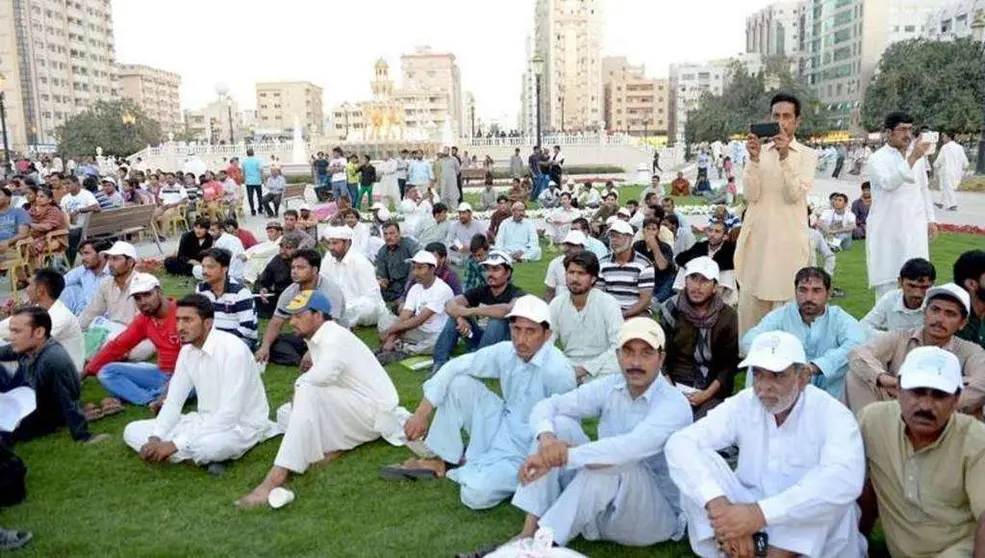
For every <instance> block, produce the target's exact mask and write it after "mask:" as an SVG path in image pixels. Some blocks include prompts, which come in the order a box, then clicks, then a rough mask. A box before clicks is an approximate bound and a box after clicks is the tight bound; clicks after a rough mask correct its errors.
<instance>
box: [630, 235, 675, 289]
mask: <svg viewBox="0 0 985 558" xmlns="http://www.w3.org/2000/svg"><path fill="white" fill-rule="evenodd" d="M657 242H659V243H660V253H661V254H663V257H664V259H666V260H667V269H659V268H658V267H657V264H656V263H654V261H653V252H652V251H651V250H650V247H649V246H647V245H646V241H645V240H637V241H636V242H634V243H633V250H635V251H636V252H637V253H638V254H640V255H641V256H643V257H645V258H646V259H648V260H650V263H651V264H653V277H654V278H655V279H657V280H658V281H657V282H658V283H659V279H661V278H664V277H667V276H668V275H675V274H676V273H677V266H676V265H675V264H674V249H673V248H671V247H670V244H667V243H666V242H662V241H660V240H658V241H657Z"/></svg>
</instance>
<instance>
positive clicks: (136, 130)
mask: <svg viewBox="0 0 985 558" xmlns="http://www.w3.org/2000/svg"><path fill="white" fill-rule="evenodd" d="M129 117H132V119H131V118H129ZM55 133H56V134H57V135H58V151H59V153H62V154H64V155H67V156H70V157H80V156H84V155H89V156H91V155H94V154H95V153H96V148H97V147H102V148H103V154H104V155H118V156H123V157H126V156H128V155H132V154H133V153H135V152H137V151H140V150H141V149H143V148H144V147H146V146H148V145H157V144H159V143H161V125H160V124H158V123H157V121H155V120H152V119H150V118H149V117H148V116H147V115H146V114H144V111H143V110H141V109H140V107H139V106H137V105H136V104H135V103H134V102H133V101H131V100H129V99H123V100H120V101H96V103H95V104H93V105H92V106H90V107H89V108H88V109H86V110H85V111H84V112H81V113H79V114H77V115H75V116H73V117H72V118H69V119H68V120H67V121H65V123H64V124H62V125H61V126H59V127H58V128H57V129H56V131H55Z"/></svg>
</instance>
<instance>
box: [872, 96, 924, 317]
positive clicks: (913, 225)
mask: <svg viewBox="0 0 985 558" xmlns="http://www.w3.org/2000/svg"><path fill="white" fill-rule="evenodd" d="M884 127H885V130H886V135H887V140H886V145H884V146H882V148H881V149H879V150H878V151H876V152H875V153H873V154H872V156H871V157H869V161H868V172H869V182H870V183H871V184H872V208H871V209H870V210H869V216H868V218H867V219H866V224H865V226H866V242H865V261H866V264H867V265H868V275H869V288H870V289H874V290H875V298H876V300H879V299H880V298H881V297H882V295H884V294H886V293H887V292H889V291H891V290H893V289H895V288H896V279H897V275H898V274H899V270H900V268H901V267H903V264H904V263H906V261H907V260H910V259H912V258H923V259H925V260H928V259H930V248H929V246H928V239H929V238H933V237H935V236H937V219H936V218H935V217H934V207H933V204H932V203H931V200H930V191H929V190H928V189H927V162H926V158H925V157H924V155H926V154H927V151H928V150H929V149H930V144H929V143H926V142H924V141H920V140H919V138H917V139H916V141H915V142H914V141H913V139H914V138H913V117H911V116H910V115H908V114H906V113H905V112H892V113H890V114H889V115H888V116H886V122H885V126H884ZM911 144H912V145H911Z"/></svg>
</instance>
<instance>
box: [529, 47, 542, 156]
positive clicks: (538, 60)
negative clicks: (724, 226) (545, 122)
mask: <svg viewBox="0 0 985 558" xmlns="http://www.w3.org/2000/svg"><path fill="white" fill-rule="evenodd" d="M530 65H531V66H533V70H534V89H535V99H536V101H537V145H540V76H541V75H542V74H543V73H544V57H543V56H542V55H541V54H540V53H539V52H538V53H537V54H534V57H533V59H531V60H530Z"/></svg>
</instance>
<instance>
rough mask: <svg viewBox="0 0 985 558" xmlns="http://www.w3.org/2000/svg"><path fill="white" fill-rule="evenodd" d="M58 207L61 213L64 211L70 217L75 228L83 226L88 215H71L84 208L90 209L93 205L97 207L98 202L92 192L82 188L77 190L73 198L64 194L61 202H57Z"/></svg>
mask: <svg viewBox="0 0 985 558" xmlns="http://www.w3.org/2000/svg"><path fill="white" fill-rule="evenodd" d="M58 205H59V207H61V208H62V211H64V212H65V213H66V214H67V215H70V216H72V221H73V222H74V224H75V226H77V227H81V226H83V225H85V224H86V222H87V221H88V220H89V214H88V213H79V214H77V215H72V214H73V213H74V212H76V211H79V210H80V209H83V208H86V207H90V206H93V205H96V206H98V205H99V202H98V201H96V196H94V195H93V194H92V192H90V191H89V190H86V189H85V188H83V189H81V190H79V193H78V194H75V195H74V196H73V195H72V194H65V195H64V196H62V201H61V202H59V204H58Z"/></svg>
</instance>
